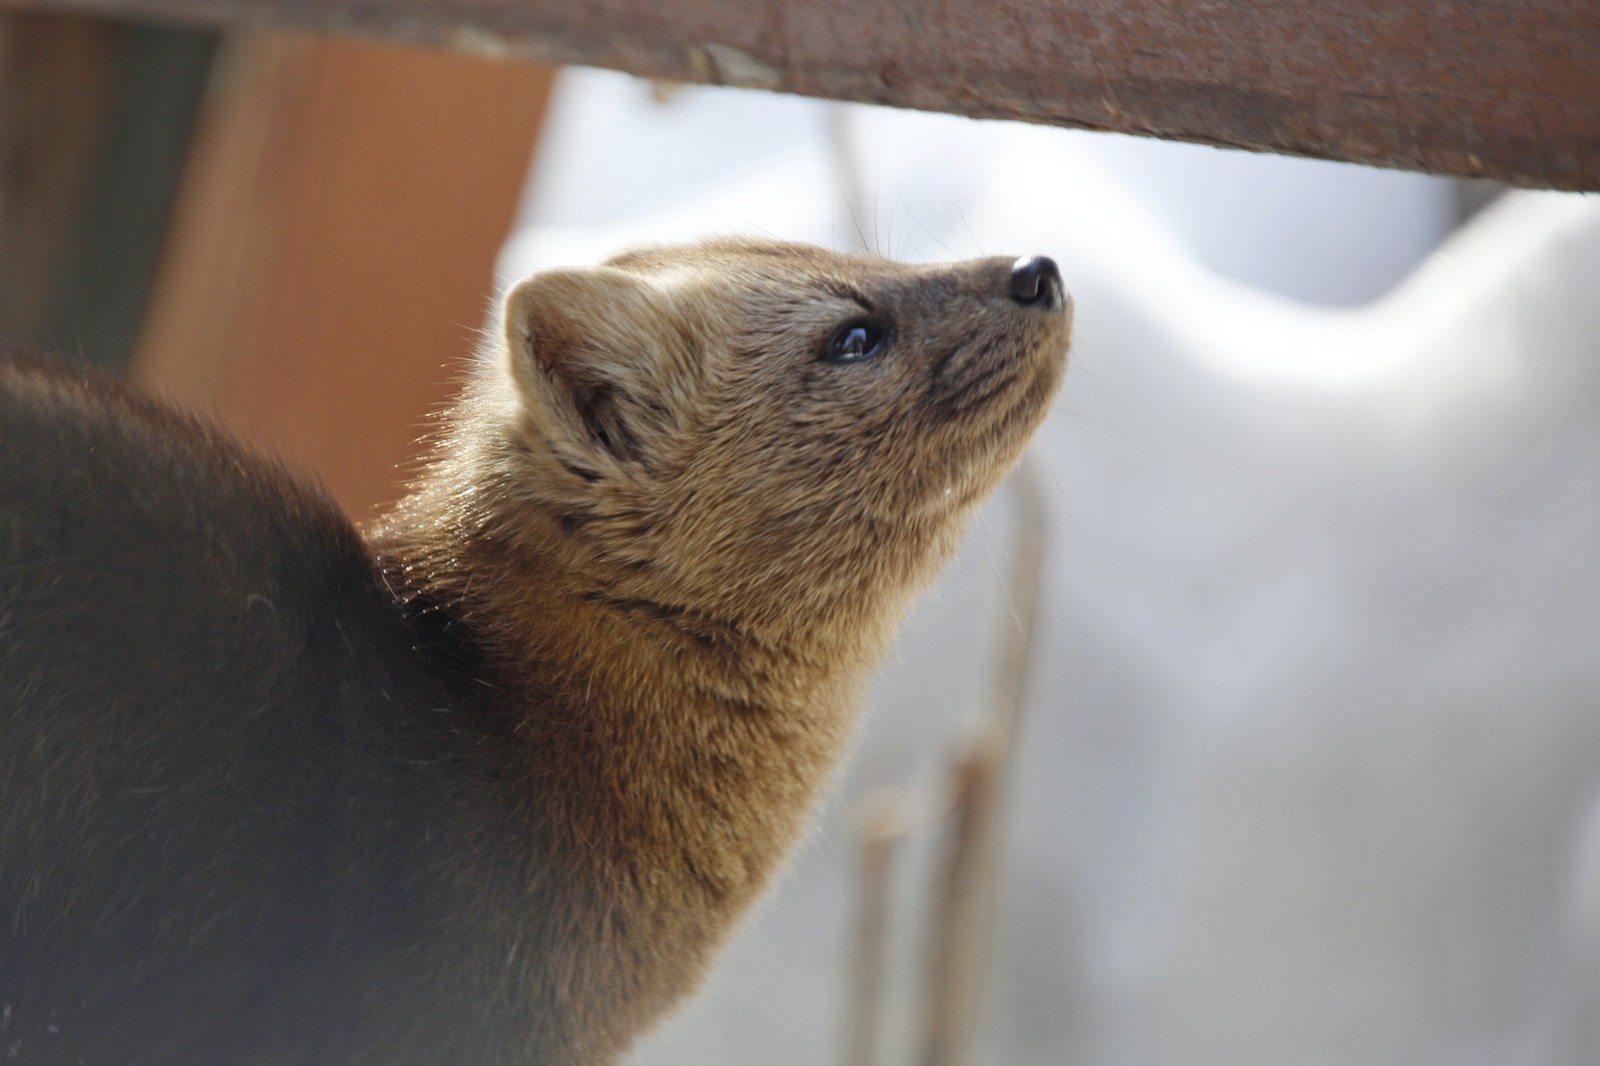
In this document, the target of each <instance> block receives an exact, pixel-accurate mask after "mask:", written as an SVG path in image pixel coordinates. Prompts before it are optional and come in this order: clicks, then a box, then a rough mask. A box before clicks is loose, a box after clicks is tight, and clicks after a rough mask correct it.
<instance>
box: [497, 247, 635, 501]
mask: <svg viewBox="0 0 1600 1066" xmlns="http://www.w3.org/2000/svg"><path fill="white" fill-rule="evenodd" d="M663 313H664V312H663V309H662V308H661V306H660V300H659V297H658V296H657V295H656V293H655V291H654V290H653V289H652V288H651V287H650V285H649V284H648V283H647V282H645V281H642V280H640V279H639V278H638V277H636V276H634V275H633V274H629V273H627V272H626V271H622V270H617V269H614V268H612V267H587V268H580V269H570V270H549V271H544V272H543V273H539V274H535V275H533V276H532V277H530V278H527V279H525V280H523V281H522V282H520V283H518V284H517V285H516V287H515V288H513V289H512V290H511V292H510V294H509V295H508V296H507V297H506V302H505V331H506V344H507V347H508V349H509V351H510V358H511V376H512V379H513V380H514V381H515V382H516V385H517V390H518V392H519V393H520V394H521V396H522V402H523V403H524V404H525V405H526V406H527V407H528V408H529V409H530V410H531V411H532V412H533V413H534V415H535V416H536V418H537V420H538V421H539V423H540V425H541V426H542V427H543V428H544V429H545V431H546V433H547V434H548V435H549V437H550V442H551V445H552V446H553V447H555V448H556V450H557V457H558V458H561V459H562V460H563V465H565V466H567V468H568V469H569V470H572V471H573V472H574V473H577V474H578V475H579V476H581V477H585V478H587V479H589V480H595V479H596V478H598V477H599V476H600V475H601V473H602V472H604V471H605V470H607V469H614V468H615V466H616V464H617V463H618V462H627V461H632V460H637V459H640V458H641V457H642V456H643V454H644V448H645V442H644V439H643V436H642V434H643V432H644V431H645V430H646V429H647V428H648V427H646V426H643V425H641V424H639V416H640V412H641V410H642V405H641V404H640V402H639V399H640V398H648V390H649V389H651V388H652V387H653V378H654V368H655V364H656V361H657V358H658V354H659V353H658V351H657V348H658V346H659V344H660V338H661V337H662V336H663V335H664V334H663V330H662V329H661V328H660V324H659V323H660V319H661V317H662V315H663Z"/></svg>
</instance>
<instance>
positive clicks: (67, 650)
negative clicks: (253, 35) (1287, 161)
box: [0, 240, 1070, 1066]
mask: <svg viewBox="0 0 1600 1066" xmlns="http://www.w3.org/2000/svg"><path fill="white" fill-rule="evenodd" d="M1011 271H1012V264H1011V263H1010V262H1009V261H1006V260H999V259H993V260H980V261H974V262H969V263H959V264H954V265H947V266H933V267H910V266H903V265H899V264H895V263H891V262H887V261H885V260H882V259H876V258H870V257H862V256H842V255H834V254H830V253H828V252H825V251H822V250H820V249H815V248H808V247H802V246H796V245H786V244H777V243H773V242H766V241H732V240H728V241H714V242H709V243H704V244H699V245H694V246H690V247H686V248H671V249H659V250H654V251H639V252H634V253H631V254H627V255H623V256H619V257H618V258H616V259H614V260H612V261H611V262H610V263H609V264H608V265H605V266H602V267H597V268H592V269H584V270H560V271H551V272H547V273H543V274H539V275H536V276H534V277H532V278H530V279H528V280H527V281H525V282H523V283H522V284H521V285H519V286H518V287H517V288H516V289H515V290H514V291H513V292H512V293H511V295H510V296H509V298H508V299H507V301H506V307H505V314H504V330H503V336H501V337H497V338H494V339H492V340H491V341H490V342H489V343H488V344H487V345H486V350H485V352H484V357H483V358H482V360H481V361H480V365H479V367H478V369H477V371H476V373H475V375H474V377H473V379H472V381H471V382H470V383H469V385H468V387H467V388H466V390H465V392H464V394H463V395H462V397H461V399H460V401H459V402H458V403H457V405H456V406H455V408H454V409H453V410H451V411H450V412H448V413H447V414H446V415H445V417H444V421H443V428H442V431H441V433H440V434H439V437H438V439H437V441H436V442H435V445H434V448H433V451H432V455H431V459H430V460H429V461H428V463H427V465H426V466H425V468H424V472H423V473H422V475H421V476H420V478H419V479H418V480H417V482H416V484H415V486H414V488H413V491H412V492H411V494H410V495H409V496H408V497H406V498H405V499H404V500H403V501H402V502H401V503H400V504H399V505H397V506H396V507H395V509H394V510H393V511H392V512H391V513H390V514H388V515H386V516H385V517H384V518H382V519H381V520H380V521H378V522H377V523H376V524H375V525H374V526H373V528H372V529H370V530H369V531H368V533H367V536H366V539H365V540H363V539H362V538H360V537H359V536H358V535H357V532H356V530H355V529H354V528H353V527H352V526H351V524H350V523H349V521H348V520H347V519H346V518H345V517H344V516H343V515H341V514H340V513H339V512H338V511H337V509H336V508H334V507H333V506H332V504H331V503H329V502H328V501H327V500H326V498H325V497H323V496H322V495H321V494H320V493H318V492H317V491H315V489H314V488H310V487H308V486H305V485H303V484H300V483H298V482H296V481H295V479H294V478H293V477H292V476H291V475H289V474H287V473H286V472H285V471H283V470H282V469H280V468H278V467H277V466H276V465H274V464H272V463H269V462H265V461H263V460H261V459H259V458H257V457H254V456H250V455H248V454H247V453H245V452H244V451H243V450H242V449H240V448H239V447H238V446H237V445H236V444H234V443H233V442H231V441H228V440H227V439H225V438H223V437H222V436H221V435H219V434H214V433H211V432H209V431H207V430H205V429H204V428H203V427H201V426H199V425H198V424H196V423H195V422H194V421H193V420H191V419H186V418H183V417H180V416H178V415H176V414H174V413H173V412H171V411H168V410H166V409H164V408H162V407H161V406H160V405H158V404H155V403H151V402H149V401H147V400H142V399H138V398H136V397H133V396H131V395H130V394H128V392H127V391H126V390H125V389H122V388H121V387H120V386H117V385H115V384H114V383H111V382H108V381H106V380H104V379H97V378H93V377H90V376H86V375H76V374H69V373H65V372H63V371H61V370H60V369H59V368H50V367H45V366H43V365H36V364H29V363H26V362H16V361H10V360H3V359H0V1004H3V1005H4V1006H5V1011H4V1012H0V1013H3V1015H4V1016H3V1017H0V1037H3V1038H4V1046H5V1047H6V1049H7V1055H8V1056H10V1057H12V1058H14V1059H16V1060H17V1061H19V1062H23V1063H36V1064H38V1063H43V1064H47V1066H57V1064H62V1066H70V1064H72V1063H79V1062H90V1063H96V1064H101V1066H170V1064H173V1063H204V1064H206V1066H349V1064H351V1063H381V1064H383V1066H438V1064H440V1063H456V1062H460V1063H470V1064H472V1066H529V1064H538V1066H608V1064H611V1063H615V1062H616V1061H617V1059H618V1058H619V1057H620V1056H621V1055H622V1054H623V1052H624V1051H625V1050H626V1049H627V1048H628V1047H629V1046H630V1045H631V1044H632V1043H633V1041H634V1040H635V1039H636V1037H637V1036H638V1034H639V1033H640V1032H642V1031H644V1030H645V1029H646V1028H648V1027H649V1026H650V1025H651V1024H653V1023H654V1022H655V1021H656V1020H657V1019H659V1018H660V1017H661V1016H662V1015H663V1013H665V1012H666V1011H667V1010H668V1009H669V1008H670V1007H672V1005H673V1004H675V1003H676V1002H678V1001H679V1000H681V999H682V998H683V997H684V996H686V995H687V994H689V993H690V992H691V991H692V990H693V989H694V988H695V987H696V985H697V984H698V983H699V981H700V980H701V979H702V977H703V976H704V974H705V972H706V969H707V968H708V967H709V965H710V963H711V960H712V958H713V956H714V955H715V953H716V951H717V949H718V948H719V946H720V945H721V944H722V943H723V942H724V941H725V940H726V939H727V937H728V935H729V934H730V932H731V931H732V929H733V928H734V926H735V924H736V922H737V921H738V919H739V918H740V916H741V915H742V914H744V913H745V912H746V910H747V909H748V908H749V906H750V904H751V903H752V901H753V900H754V899H755V898H756V897H757V896H758V895H759V893H760V892H761V891H762V890H763V888H764V887H765V885H766V884H767V883H768V881H769V880H770V878H771V876H772V874H773V872H774V870H775V869H776V868H777V866H778V864H779V862H780V861H781V860H782V858H783V856H784V854H785V852H786V851H787V850H788V849H789V847H790V846H791V844H792V843H793V841H794V840H795V838H796V837H797V835H798V834H799V833H800V831H801V828H802V826H803V824H804V821H805V819H806V817H807V815H808V812H809V811H810V809H811V807H812V805H813V803H814V802H815V799H816V797H817V795H818V794H819V793H820V792H821V791H822V789H823V788H824V786H825V784H826V782H827V780H828V776H829V774H830V772H831V770H832V768H833V766H834V765H835V764H836V762H837V761H838V759H839V756H840V753H841V750H842V749H843V747H844V744H845V742H846V740H847V738H848V735H849V732H850V730H851V726H852V722H853V719H854V716H855V712H856V708H857V705H858V704H859V702H860V698H861V692H862V688H863V685H864V684H865V682H866V679H867V675H868V672H869V670H870V669H871V668H872V667H873V665H874V664H875V663H876V662H877V660H878V658H879V657H880V656H881V654H882V653H883V651H884V649H885V647H886V646H887V644H888V642H889V640H890V639H891V637H892V634H893V632H894V628H895V625H896V623H897V621H898V620H899V618H900V615H901V613H902V612H903V611H904V609H905V606H906V604H907V602H908V600H909V597H910V596H911V595H912V594H913V592H914V591H915V590H916V588H917V587H918V586H919V585H921V584H922V583H924V582H925V581H927V580H928V579H929V577H930V576H931V575H932V574H933V572H934V570H935V569H936V568H937V566H938V565H939V563H940V562H941V560H943V559H944V558H945V556H947V555H948V554H949V552H950V551H951V549H952V548H953V546H954V545H955V543H956V540H957V538H958V537H959V536H960V534H961V531H962V528H963V525H964V523H965V521H966V519H967V517H968V516H969V515H970V513H971V512H972V510H973V508H974V507H976V506H977V505H978V503H979V502H980V501H981V500H982V499H983V498H984V497H985V495H987V494H988V493H989V492H990V491H991V490H992V489H993V488H994V487H995V486H996V485H997V484H998V483H999V481H1000V479H1001V478H1002V477H1003V476H1004V475H1005V472H1006V470H1007V469H1008V468H1009V467H1010V466H1011V464H1012V463H1013V462H1014V461H1015V460H1016V458H1017V457H1018V455H1019V454H1020V453H1021V451H1022V449H1023V447H1024V446H1025V444H1026V442H1027V440H1028V437H1029V436H1030V434H1031V433H1032V432H1033V430H1034V429H1035V428H1036V427H1037V426H1038V424H1039V423H1040V421H1041V420H1042V419H1043V418H1044V416H1045V413H1046V411H1047V410H1048V408H1049V406H1050V403H1051V400H1052V398H1053V397H1054V395H1055V392H1056V390H1057V388H1058V387H1059V384H1060V381H1061V376H1062V372H1063V368H1064V365H1065V355H1066V347H1067V333H1068V328H1069V320H1070V315H1069V314H1068V308H1066V307H1064V306H1063V305H1062V302H1061V301H1060V300H1058V299H1056V298H1055V297H1056V292H1055V289H1054V288H1053V287H1052V288H1051V289H1050V290H1049V292H1050V294H1051V299H1049V300H1045V301H1042V302H1041V301H1038V300H1031V299H1030V301H1029V302H1025V303H1024V302H1018V301H1017V300H1015V299H1013V298H1011V297H1010V296H1009V294H1008V293H1009V288H1010V284H1009V283H1010V280H1011ZM863 322H866V323H871V324H872V325H873V326H874V328H875V329H877V330H879V331H880V332H881V334H882V335H883V336H884V337H886V338H887V340H886V341H885V342H884V344H883V345H882V346H881V348H880V349H879V353H878V354H877V356H876V357H875V358H871V359H867V360H865V361H860V362H853V363H849V362H838V361H830V360H829V359H826V358H824V355H825V353H826V352H827V351H828V349H829V344H830V342H831V341H832V340H833V339H835V338H837V337H839V336H841V335H843V334H842V333H841V331H847V330H848V328H849V327H850V326H851V325H852V324H859V323H863ZM85 664H92V667H91V668H86V667H85Z"/></svg>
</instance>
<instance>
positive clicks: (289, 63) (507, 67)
mask: <svg viewBox="0 0 1600 1066" xmlns="http://www.w3.org/2000/svg"><path fill="white" fill-rule="evenodd" d="M552 76H553V75H552V72H551V71H550V70H549V69H548V68H544V67H539V66H534V65H531V64H526V63H497V62H494V61H491V60H487V59H483V58H479V57H473V56H467V55H462V54H455V53H449V52H436V51H430V50H425V49H420V48H414V47H408V46H400V45H392V44H376V43H372V42H368V41H359V40H354V39H340V38H328V37H314V36H309V35H298V34H281V33H272V34H253V35H241V36H239V37H236V38H234V39H232V40H230V41H229V42H228V44H227V45H226V46H225V49H224V52H223V54H222V56H221V57H220V59H219V69H218V72H217V77H216V78H215V79H214V81H213V86H212V89H211V92H210V98H209V99H208V101H207V103H206V106H205V108H204V112H203V114H202V117H201V120H200V126H199V130H198V132H197V134H196V139H195V146H194V148H193V150H192V154H191V158H190V161H189V165H188V169H187V171H186V173H185V177H184V183H183V187H182V189H181V191H180V194H179V202H178V205H177V208H176V212H175V216H174V219H173V224H172V229H171V232H170V235H169V238H168V244H167V248H166V250H165V252H164V255H163V261H162V265H161V269H160V272H159V276H158V279H157V283H156V289H155V292H154V297H153V302H152V305H151V309H150V313H149V316H148V318H147V326H146V329H145V331H144V334H143V336H142V338H141V342H140V345H139V351H138V354H137V356H136V358H135V361H134V372H135V375H136V377H137V378H139V379H140V380H141V381H142V382H144V383H145V384H147V385H149V386H151V387H153V388H154V389H156V390H157V391H159V392H161V393H163V394H166V395H168V396H170V397H172V398H173V399H175V400H176V401H178V402H179V403H181V404H184V405H186V406H189V407H191V408H195V409H198V410H201V411H203V412H206V413H209V414H211V415H213V416H215V417H216V418H217V419H219V420H220V421H222V422H223V423H224V424H226V425H228V426H229V427H231V428H232V429H234V430H235V431H236V432H238V433H239V434H240V435H242V436H244V437H245V438H246V439H247V440H249V441H251V442H252V443H254V444H256V445H258V446H261V447H263V448H265V449H268V450H271V451H274V452H277V453H279V454H282V455H284V456H286V457H287V458H289V459H290V460H291V461H293V462H296V463H297V464H299V465H302V466H305V467H309V468H311V469H313V470H315V471H316V472H317V473H318V474H319V475H320V477H321V478H322V479H323V481H324V483H325V484H327V486H328V487H329V488H330V489H331V490H332V491H333V493H334V495H335V496H336V497H337V498H338V500H339V501H340V502H341V503H342V504H343V505H344V506H345V508H346V509H347V510H349V511H350V512H351V513H352V514H353V515H354V516H356V517H357V518H362V517H366V516H368V515H370V514H371V512H372V510H373V508H374V507H375V506H377V505H378V504H380V503H382V502H384V501H386V500H389V499H392V498H393V496H394V495H395V493H396V491H397V488H398V486H399V484H400V479H401V477H402V474H403V472H402V471H399V470H397V469H396V467H397V466H398V465H400V464H403V463H405V462H406V460H408V459H409V458H410V457H411V456H412V455H413V454H414V451H415V448H414V441H415V439H416V437H417V435H418V434H419V433H420V432H421V430H422V427H423V423H424V417H425V415H426V413H427V412H428V411H429V410H431V409H434V408H437V407H438V406H439V405H440V404H441V403H443V402H444V401H445V400H446V399H447V398H448V396H449V394H450V390H451V387H452V381H453V379H454V376H455V374H456V370H457V368H458V367H459V365H460V361H461V360H462V358H463V357H464V356H466V355H467V354H468V353H470V351H471V350H472V347H473V344H474V341H475V333H476V330H477V328H478V327H479V325H480V324H481V323H482V321H483V317H484V313H485V311H486V309H487V306H488V299H489V297H490V294H491V289H492V285H493V278H492V266H493V262H494V259H495V256H496V254H497V253H498V251H499V248H500V245H501V243H502V242H503V241H504V239H505V237H506V234H507V231H508V229H509V227H510V224H511V221H512V219H513V216H514V214H515V210H516V206H517V202H518V199H519V196H520V194H521V191H522V186H523V179H524V175H525V173H526V171H527V168H528V165H529V161H530V159H531V157H532V152H533V146H534V142H535V138H536V136H537V133H538V128H539V123H540V120H541V117H542V115H543V113H544V108H545V104H546V101H547V99H548V95H549V89H550V83H551V78H552Z"/></svg>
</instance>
